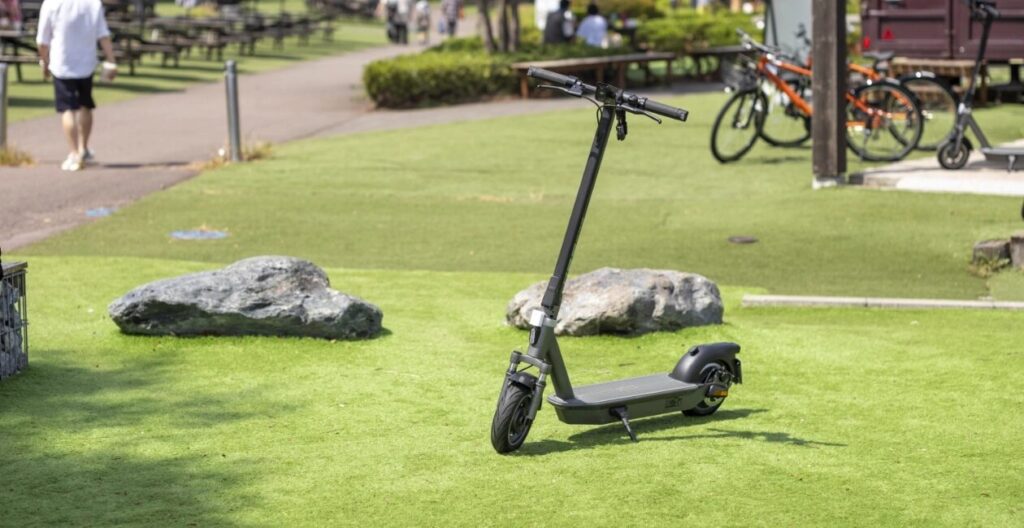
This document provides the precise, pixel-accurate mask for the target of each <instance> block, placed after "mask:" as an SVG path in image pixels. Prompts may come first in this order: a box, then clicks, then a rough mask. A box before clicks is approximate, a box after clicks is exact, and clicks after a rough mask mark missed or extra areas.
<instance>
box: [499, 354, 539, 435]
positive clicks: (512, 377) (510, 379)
mask: <svg viewBox="0 0 1024 528" xmlns="http://www.w3.org/2000/svg"><path fill="white" fill-rule="evenodd" d="M520 363H528V364H530V365H533V366H535V367H537V370H538V371H540V375H539V376H537V378H535V379H532V380H531V379H530V378H533V377H532V376H529V375H524V376H522V377H518V378H517V375H518V374H520V371H519V364H520ZM549 372H551V365H550V364H549V363H547V362H546V361H543V360H540V359H537V358H535V357H533V356H530V355H527V354H523V353H522V352H519V351H518V350H514V351H512V357H511V358H509V364H508V371H506V372H505V386H504V387H503V388H502V392H503V395H504V391H506V390H508V386H509V385H510V384H512V383H515V384H518V385H525V386H528V387H529V388H530V390H531V392H532V395H531V396H530V408H529V410H528V411H527V414H526V418H527V419H528V420H530V421H533V419H534V418H535V417H536V416H537V411H538V410H539V409H540V404H541V400H543V399H544V388H545V387H546V386H547V378H548V373H549ZM527 376H529V377H527ZM527 380H529V381H527Z"/></svg>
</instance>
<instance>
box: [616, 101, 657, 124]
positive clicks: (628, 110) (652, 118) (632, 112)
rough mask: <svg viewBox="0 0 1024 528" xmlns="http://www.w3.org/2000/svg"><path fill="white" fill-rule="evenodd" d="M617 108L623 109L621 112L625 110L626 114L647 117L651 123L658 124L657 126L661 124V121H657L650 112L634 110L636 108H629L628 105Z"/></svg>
mask: <svg viewBox="0 0 1024 528" xmlns="http://www.w3.org/2000/svg"><path fill="white" fill-rule="evenodd" d="M618 108H621V109H623V110H625V111H627V112H629V113H631V114H636V115H642V116H644V117H648V118H650V119H651V120H652V121H654V122H655V123H658V124H659V125H660V124H661V119H659V118H658V117H656V116H655V115H654V114H652V113H650V112H648V111H646V110H641V109H639V108H636V107H633V106H629V105H619V106H618Z"/></svg>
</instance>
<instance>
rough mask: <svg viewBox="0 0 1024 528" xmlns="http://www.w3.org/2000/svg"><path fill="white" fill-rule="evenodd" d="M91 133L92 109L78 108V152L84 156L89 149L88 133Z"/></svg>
mask: <svg viewBox="0 0 1024 528" xmlns="http://www.w3.org/2000/svg"><path fill="white" fill-rule="evenodd" d="M90 134H92V109H91V108H86V107H84V106H83V107H82V108H81V109H79V110H78V153H79V154H80V155H82V156H85V151H87V150H89V135H90Z"/></svg>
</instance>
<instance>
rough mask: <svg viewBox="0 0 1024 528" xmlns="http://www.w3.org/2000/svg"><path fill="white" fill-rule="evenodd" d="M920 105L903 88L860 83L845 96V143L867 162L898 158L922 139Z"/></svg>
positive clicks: (895, 159)
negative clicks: (849, 94) (847, 96)
mask: <svg viewBox="0 0 1024 528" xmlns="http://www.w3.org/2000/svg"><path fill="white" fill-rule="evenodd" d="M922 128H923V127H922V120H921V108H920V107H919V106H918V104H917V101H916V100H915V98H914V95H913V94H912V93H910V91H909V90H907V89H906V88H904V87H902V86H900V85H898V84H896V83H894V82H893V83H889V82H880V83H876V84H869V85H865V86H861V87H859V88H857V89H856V90H854V91H853V93H852V94H851V96H850V97H849V98H847V104H846V144H847V145H848V146H849V147H850V150H852V151H853V152H854V153H856V154H857V156H859V157H860V158H861V159H863V160H867V161H898V160H901V159H903V158H904V157H906V155H907V154H909V153H910V151H911V150H914V147H916V146H917V144H918V142H919V141H920V140H921V131H922Z"/></svg>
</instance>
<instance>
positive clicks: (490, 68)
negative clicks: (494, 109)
mask: <svg viewBox="0 0 1024 528" xmlns="http://www.w3.org/2000/svg"><path fill="white" fill-rule="evenodd" d="M363 84H364V85H365V86H366V92H367V93H368V94H369V95H370V98H371V99H373V101H374V102H375V103H377V105H378V106H384V107H390V108H408V107H415V106H426V105H433V104H446V103H448V104H450V103H457V102H464V101H473V100H477V99H480V98H482V97H485V96H489V95H496V94H501V93H505V92H510V91H512V90H514V89H515V76H514V74H513V73H512V71H511V70H510V69H509V68H508V66H507V63H503V62H499V61H495V60H494V59H493V58H492V57H491V56H489V55H486V54H482V53H466V52H442V53H420V54H417V55H403V56H400V57H396V58H393V59H386V60H379V61H374V62H371V63H370V64H368V65H367V66H366V68H365V69H364V70H363Z"/></svg>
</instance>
